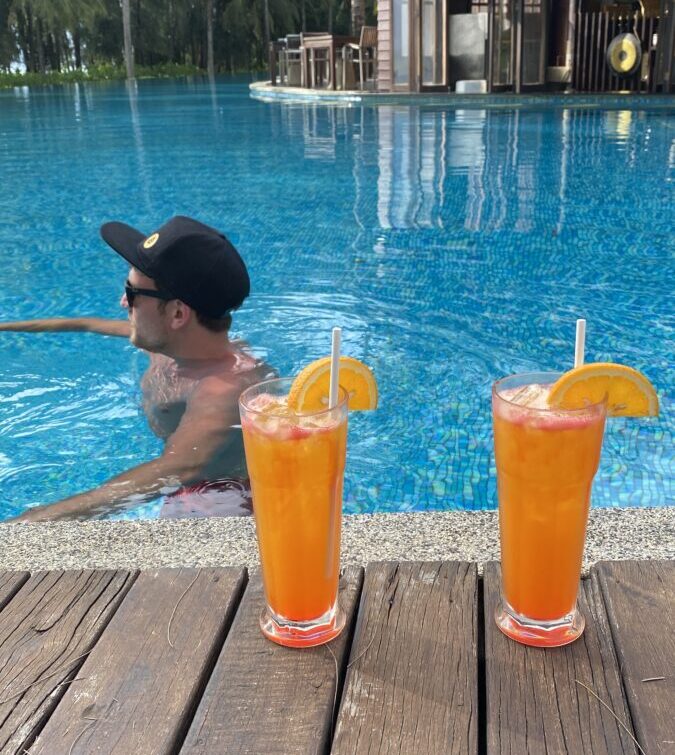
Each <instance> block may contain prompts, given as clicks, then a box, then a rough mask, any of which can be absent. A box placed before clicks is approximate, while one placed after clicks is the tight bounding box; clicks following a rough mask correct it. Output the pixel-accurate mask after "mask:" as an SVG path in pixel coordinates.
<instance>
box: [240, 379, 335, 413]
mask: <svg viewBox="0 0 675 755" xmlns="http://www.w3.org/2000/svg"><path fill="white" fill-rule="evenodd" d="M293 380H295V378H292V377H276V378H269V379H267V380H261V381H260V382H259V383H254V384H253V385H249V387H248V388H246V389H245V390H243V391H242V392H241V393H240V394H239V401H238V403H239V406H240V407H241V408H242V409H244V410H245V411H247V412H249V413H250V414H265V415H267V416H268V417H288V415H287V414H282V413H281V412H265V411H261V410H260V409H253V408H251V407H250V406H248V404H247V403H246V398H247V394H248V393H252V392H253V391H254V390H257V389H260V388H261V387H263V386H266V385H271V384H272V383H283V382H288V383H290V384H292V383H293ZM257 395H259V393H258V394H257ZM348 402H349V394H348V393H347V389H346V388H343V387H342V386H341V385H339V386H338V402H337V404H335V406H334V407H332V408H331V407H328V406H326V408H325V409H319V410H318V411H314V412H293V414H295V416H296V417H317V416H319V415H321V414H328V412H334V411H335V410H336V409H341V408H342V407H343V406H345V405H346V404H347V403H348Z"/></svg>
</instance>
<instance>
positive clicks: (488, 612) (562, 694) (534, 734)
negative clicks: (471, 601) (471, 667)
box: [483, 563, 635, 755]
mask: <svg viewBox="0 0 675 755" xmlns="http://www.w3.org/2000/svg"><path fill="white" fill-rule="evenodd" d="M483 580H484V598H485V683H486V718H487V752H488V753H523V754H524V753H582V752H587V753H593V755H602V754H603V753H607V754H608V755H615V754H616V753H631V755H635V745H634V743H633V741H632V740H631V738H630V736H629V735H628V734H627V733H626V732H625V731H624V730H623V729H622V728H621V727H620V726H619V724H617V722H616V719H615V718H614V716H612V714H611V713H610V712H609V711H608V710H607V709H606V708H605V707H604V706H603V705H602V704H601V703H600V702H599V701H598V700H597V698H595V697H594V696H593V695H592V694H591V692H589V691H588V690H589V689H590V690H592V692H593V693H595V694H596V695H597V696H598V697H600V698H601V700H603V701H604V702H605V703H606V704H607V705H608V706H609V707H610V708H611V710H612V711H614V713H615V714H616V715H617V716H618V717H619V718H620V719H621V721H623V722H624V723H626V724H627V725H628V727H629V728H630V715H629V713H628V708H627V706H626V702H625V699H624V697H623V692H622V688H621V676H620V672H619V668H618V663H617V658H616V655H615V653H614V648H613V646H612V637H611V632H610V630H609V623H608V621H607V616H606V614H605V611H604V605H603V601H602V595H601V593H600V587H599V585H598V584H597V581H595V580H583V581H582V583H581V588H580V590H579V607H580V609H581V611H582V613H583V614H584V616H585V618H586V629H585V631H584V633H583V635H582V636H581V637H580V638H579V639H578V640H577V641H576V642H573V643H572V644H571V645H567V646H566V647H562V648H548V649H545V650H544V649H541V648H531V647H526V646H525V645H521V644H519V643H517V642H515V641H514V640H511V639H509V638H507V637H506V636H504V635H503V634H502V633H501V632H500V631H499V629H498V628H497V626H496V624H495V622H494V618H493V616H494V611H495V607H496V605H497V602H498V599H499V583H500V570H499V566H498V565H497V564H494V563H491V564H488V565H486V568H485V575H484V578H483ZM578 682H580V683H581V684H579V683H578ZM582 684H583V685H585V687H584V686H582Z"/></svg>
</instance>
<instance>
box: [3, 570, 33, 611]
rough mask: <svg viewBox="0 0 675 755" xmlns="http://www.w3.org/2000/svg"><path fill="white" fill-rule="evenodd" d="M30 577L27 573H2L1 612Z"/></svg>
mask: <svg viewBox="0 0 675 755" xmlns="http://www.w3.org/2000/svg"><path fill="white" fill-rule="evenodd" d="M28 577H30V574H29V573H28V572H27V571H3V572H0V611H1V610H2V609H3V608H4V607H5V606H6V605H7V604H8V603H9V601H10V600H11V599H12V598H13V597H14V596H15V595H16V593H17V592H18V591H19V588H20V587H21V585H23V583H24V582H25V581H26V580H27V579H28Z"/></svg>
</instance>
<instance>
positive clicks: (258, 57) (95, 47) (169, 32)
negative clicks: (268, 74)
mask: <svg viewBox="0 0 675 755" xmlns="http://www.w3.org/2000/svg"><path fill="white" fill-rule="evenodd" d="M121 5H122V4H121V1H120V0H0V85H3V86H14V84H13V83H8V82H14V81H18V82H19V83H20V84H27V83H28V82H32V81H39V82H40V83H47V82H49V83H54V82H57V81H59V82H60V81H88V80H94V79H106V78H123V74H124V71H123V67H124V35H123V28H122V8H121ZM129 5H130V11H131V37H132V41H133V47H134V60H135V65H136V75H137V76H142V75H146V73H147V71H152V72H153V74H152V75H168V74H165V73H164V72H166V71H176V72H184V71H186V70H189V71H190V72H193V71H194V70H195V67H197V68H201V69H204V68H206V64H207V9H208V8H209V7H212V8H213V51H214V62H215V69H216V71H220V72H224V71H238V70H252V69H261V68H264V67H266V64H267V53H266V46H265V42H266V33H267V32H266V24H265V9H266V8H267V11H268V13H269V16H268V23H269V34H270V38H271V39H277V38H279V37H283V36H285V35H286V34H288V33H292V32H299V31H302V30H303V28H304V30H306V31H322V30H327V29H328V28H329V26H332V29H333V31H335V32H341V33H344V32H346V31H348V29H349V23H350V7H351V3H350V0H210V2H209V0H129ZM365 5H366V8H367V9H369V8H372V7H373V5H374V0H366V3H365ZM20 65H23V66H25V68H26V75H23V76H22V75H17V74H11V73H10V70H13V69H15V68H16V67H17V66H20ZM172 66H173V67H172ZM148 67H149V68H148ZM3 71H4V73H2V72H3ZM36 75H37V76H38V78H35V76H36ZM175 75H180V73H177V74H175Z"/></svg>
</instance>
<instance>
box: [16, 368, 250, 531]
mask: <svg viewBox="0 0 675 755" xmlns="http://www.w3.org/2000/svg"><path fill="white" fill-rule="evenodd" d="M237 395H238V394H237ZM238 422H239V418H238V412H237V403H236V397H235V395H234V392H233V390H232V388H231V387H226V386H224V385H223V383H222V382H221V381H218V380H216V379H211V378H207V379H205V380H203V381H202V383H201V384H200V385H199V386H198V387H197V388H196V389H195V391H194V393H193V395H192V396H191V397H190V399H189V401H188V404H187V408H186V410H185V414H184V415H183V418H182V419H181V422H180V424H179V425H178V427H177V428H176V431H175V432H174V433H173V435H171V436H170V437H169V439H168V440H167V443H166V447H165V449H164V452H163V453H162V455H161V456H160V457H159V458H157V459H153V460H152V461H149V462H146V463H145V464H141V465H140V466H138V467H134V468H133V469H130V470H128V471H127V472H123V473H122V474H121V475H118V476H117V477H113V478H112V479H111V480H108V481H107V482H105V483H103V485H101V486H100V487H98V488H95V489H94V490H89V491H87V492H85V493H80V494H78V495H74V496H72V497H70V498H66V499H64V500H62V501H59V502H58V503H52V504H49V505H47V506H38V507H36V508H33V509H29V510H28V511H26V512H25V513H23V514H22V515H21V516H19V517H16V518H15V519H11V520H8V521H10V522H11V521H20V522H37V521H45V520H53V519H90V518H92V517H94V516H98V515H101V514H107V513H110V512H113V511H116V510H119V509H124V508H127V507H130V506H131V505H134V504H136V505H138V504H139V503H142V502H143V501H146V500H150V499H152V498H155V497H156V496H157V494H158V493H160V492H161V490H162V488H164V487H167V486H169V485H172V486H174V487H175V486H176V485H185V484H188V483H190V482H194V481H196V480H198V479H200V473H201V470H202V469H203V468H204V467H205V466H206V465H207V464H208V462H209V461H210V459H211V458H212V457H213V456H214V454H216V453H217V451H218V450H219V448H221V446H222V445H223V443H224V442H225V440H226V438H227V436H228V434H229V433H230V432H231V431H232V430H231V426H232V425H233V424H235V423H238Z"/></svg>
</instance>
